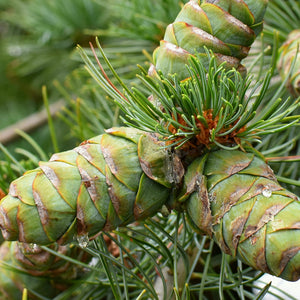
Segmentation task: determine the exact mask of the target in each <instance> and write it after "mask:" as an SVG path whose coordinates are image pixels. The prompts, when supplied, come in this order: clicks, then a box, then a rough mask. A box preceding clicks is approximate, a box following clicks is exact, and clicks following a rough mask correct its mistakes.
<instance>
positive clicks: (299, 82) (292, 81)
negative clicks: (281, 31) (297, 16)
mask: <svg viewBox="0 0 300 300" xmlns="http://www.w3.org/2000/svg"><path fill="white" fill-rule="evenodd" d="M299 49H300V29H296V30H293V31H292V32H291V33H290V34H289V35H288V38H287V40H286V42H285V43H284V44H283V45H282V46H281V48H280V49H279V58H278V63H277V68H278V70H279V73H280V76H281V77H282V79H283V80H285V79H286V78H287V77H288V79H287V88H288V89H289V90H290V91H291V93H292V94H293V95H294V96H296V97H299V96H300V54H299ZM297 51H298V52H297ZM291 68H292V70H291ZM289 72H290V73H289Z"/></svg>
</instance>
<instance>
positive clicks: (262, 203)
mask: <svg viewBox="0 0 300 300" xmlns="http://www.w3.org/2000/svg"><path fill="white" fill-rule="evenodd" d="M184 200H185V201H186V210H187V215H188V219H189V220H190V222H191V225H192V226H193V228H194V229H195V230H196V231H198V232H201V233H205V234H208V235H210V236H212V237H213V238H214V239H215V240H216V241H217V243H218V244H219V246H220V248H221V249H222V250H223V251H224V252H225V253H227V254H230V255H232V256H238V257H239V258H240V259H241V260H243V261H244V262H245V263H247V264H248V265H250V266H252V267H253V268H255V269H258V270H261V271H263V272H267V273H270V274H273V275H276V276H278V277H282V278H284V279H286V280H292V281H294V280H298V279H299V278H300V222H299V220H300V218H299V216H300V202H299V199H298V197H297V196H296V195H294V194H293V193H291V192H289V191H287V190H286V189H284V188H283V187H281V186H280V185H279V184H278V182H277V181H276V178H275V176H274V174H273V172H272V170H271V169H270V168H269V166H268V165H267V164H266V163H265V162H264V161H263V160H262V159H261V158H258V157H256V156H255V155H254V154H250V153H244V152H241V151H228V150H219V151H216V152H212V153H209V154H207V155H206V156H204V157H202V158H198V159H197V160H195V161H194V162H193V163H192V164H191V165H190V166H189V168H188V171H187V174H186V176H185V184H184V189H183V193H182V196H181V198H180V201H184Z"/></svg>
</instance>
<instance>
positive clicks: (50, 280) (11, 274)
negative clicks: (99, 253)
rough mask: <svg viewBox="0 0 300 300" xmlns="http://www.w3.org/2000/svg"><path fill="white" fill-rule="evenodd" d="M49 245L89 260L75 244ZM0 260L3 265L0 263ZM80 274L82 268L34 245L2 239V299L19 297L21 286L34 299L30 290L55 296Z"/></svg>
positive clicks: (71, 255)
mask: <svg viewBox="0 0 300 300" xmlns="http://www.w3.org/2000/svg"><path fill="white" fill-rule="evenodd" d="M51 248H52V249H53V250H55V251H57V253H59V254H63V255H67V256H69V257H73V258H76V259H78V260H81V261H86V260H87V259H88V255H87V254H86V253H85V252H84V251H83V250H81V249H80V248H78V247H75V246H73V247H72V246H58V245H57V244H53V245H52V246H51ZM1 261H2V262H5V264H6V265H1ZM2 264H3V263H2ZM7 265H8V266H9V268H7V267H6V266H7ZM14 268H15V269H14ZM82 274H83V270H82V268H80V267H78V266H75V265H72V264H70V262H67V261H65V260H63V259H61V258H59V257H58V256H55V255H53V254H50V253H49V252H47V251H45V250H42V249H41V248H40V247H39V246H37V245H29V244H22V243H19V242H4V243H3V244H2V245H1V247H0V299H1V300H4V299H6V300H10V299H21V298H22V292H23V289H24V288H27V289H28V291H29V299H36V297H34V296H33V295H32V293H31V291H33V292H34V293H37V294H39V295H42V296H44V297H48V298H49V297H51V298H54V297H55V296H56V295H58V294H59V293H60V292H62V291H63V290H65V289H66V288H68V287H69V286H70V285H71V284H72V283H73V281H72V280H74V279H76V278H79V276H80V275H82ZM68 282H69V283H68Z"/></svg>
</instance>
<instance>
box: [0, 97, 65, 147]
mask: <svg viewBox="0 0 300 300" xmlns="http://www.w3.org/2000/svg"><path fill="white" fill-rule="evenodd" d="M63 105H64V101H63V100H60V101H57V102H55V103H53V104H51V105H50V106H49V109H50V114H51V116H54V115H55V114H56V113H57V112H58V111H59V110H60V109H61V108H62V107H63ZM47 120H48V117H47V111H46V109H43V110H42V111H40V112H36V113H33V114H31V115H29V116H28V117H26V118H24V119H22V120H20V121H19V122H17V123H15V124H13V125H10V126H8V127H6V128H4V129H2V130H0V143H2V144H8V143H10V142H11V141H13V140H15V139H16V138H17V137H18V136H19V135H18V134H17V132H16V130H17V129H19V130H22V131H25V132H30V131H32V130H34V129H36V128H38V127H39V126H41V125H43V124H45V123H46V122H47Z"/></svg>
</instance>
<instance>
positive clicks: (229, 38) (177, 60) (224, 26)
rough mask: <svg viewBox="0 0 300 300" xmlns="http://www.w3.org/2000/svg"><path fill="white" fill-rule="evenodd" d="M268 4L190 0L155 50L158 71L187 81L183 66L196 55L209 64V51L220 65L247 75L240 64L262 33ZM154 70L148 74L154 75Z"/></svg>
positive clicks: (247, 0)
mask: <svg viewBox="0 0 300 300" xmlns="http://www.w3.org/2000/svg"><path fill="white" fill-rule="evenodd" d="M199 2H200V4H199ZM267 3H268V0H207V1H197V0H191V1H189V2H188V3H187V4H186V5H185V6H184V7H183V8H182V10H181V11H180V13H179V14H178V16H177V18H176V20H175V22H174V23H172V24H170V25H169V26H168V27H167V30H166V33H165V36H164V39H163V40H162V41H161V42H160V46H159V47H158V48H157V49H156V50H155V51H154V53H153V58H154V64H155V68H156V69H157V70H161V71H162V73H163V74H164V75H165V76H166V75H169V74H175V73H176V74H177V75H178V77H179V78H180V79H181V80H182V79H185V78H187V77H189V74H188V71H187V70H186V68H185V67H184V66H185V65H186V64H187V62H188V58H189V57H190V56H191V55H194V54H196V53H197V54H198V55H199V57H201V58H202V60H203V62H204V63H206V62H207V53H206V50H205V48H207V49H209V50H211V51H212V52H213V53H214V55H215V56H216V58H217V60H218V63H222V62H226V65H227V67H228V68H232V67H234V68H236V69H237V70H239V71H240V72H241V73H242V74H245V73H246V69H245V67H244V66H242V65H241V64H240V61H241V60H242V59H243V58H245V57H246V56H247V55H248V52H249V50H250V46H251V45H252V43H253V42H254V40H255V38H256V36H257V35H258V34H259V33H260V32H261V30H262V26H263V16H264V13H265V10H266V7H267ZM155 68H152V69H150V71H149V73H150V74H152V73H154V72H155Z"/></svg>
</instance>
